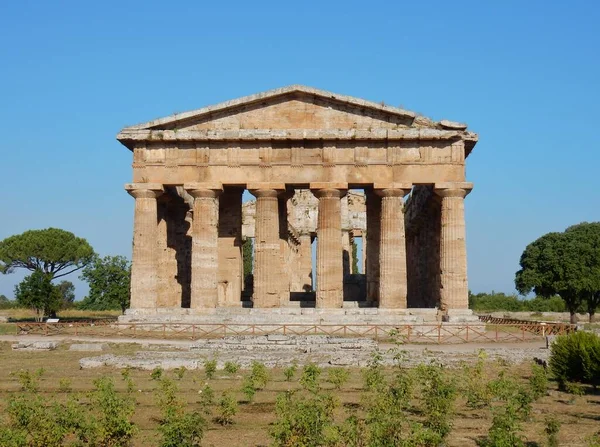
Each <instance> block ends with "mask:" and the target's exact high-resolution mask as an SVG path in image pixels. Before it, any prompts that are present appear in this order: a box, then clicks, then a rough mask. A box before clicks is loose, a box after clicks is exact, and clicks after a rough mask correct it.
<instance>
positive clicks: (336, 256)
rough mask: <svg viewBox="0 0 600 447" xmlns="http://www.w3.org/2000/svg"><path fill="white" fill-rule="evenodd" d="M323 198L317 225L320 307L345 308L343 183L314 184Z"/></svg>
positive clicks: (318, 300) (312, 188)
mask: <svg viewBox="0 0 600 447" xmlns="http://www.w3.org/2000/svg"><path fill="white" fill-rule="evenodd" d="M310 186H311V190H312V192H313V194H314V195H315V197H317V198H318V199H319V212H318V222H317V299H316V307H317V308H341V307H342V306H343V304H344V277H343V253H342V215H341V198H342V197H343V196H344V194H345V193H346V188H347V186H346V185H343V188H342V187H340V186H341V185H339V184H327V183H324V184H311V185H310Z"/></svg>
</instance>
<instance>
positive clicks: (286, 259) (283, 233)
mask: <svg viewBox="0 0 600 447" xmlns="http://www.w3.org/2000/svg"><path fill="white" fill-rule="evenodd" d="M293 195H294V193H293V191H292V192H291V194H290V193H289V192H287V191H286V192H282V193H280V194H278V195H277V213H278V217H279V254H280V257H281V263H280V265H281V275H280V276H279V280H280V284H279V305H280V306H286V305H287V304H288V303H289V302H290V286H291V279H290V278H291V276H292V274H291V271H290V270H291V263H292V257H293V255H292V250H291V247H290V241H289V231H290V229H289V224H288V211H287V202H288V199H289V198H290V197H291V196H293Z"/></svg>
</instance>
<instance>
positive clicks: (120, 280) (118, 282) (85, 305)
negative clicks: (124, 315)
mask: <svg viewBox="0 0 600 447" xmlns="http://www.w3.org/2000/svg"><path fill="white" fill-rule="evenodd" d="M80 278H81V279H83V280H85V281H87V282H88V284H89V285H90V293H89V295H88V296H87V297H85V299H84V300H83V302H82V303H81V305H80V307H81V308H82V309H93V310H107V309H121V311H123V312H125V309H127V308H128V307H129V298H130V294H129V284H130V281H131V264H130V263H129V261H128V260H127V259H126V258H125V257H123V256H105V257H104V258H100V257H98V256H96V257H94V259H93V260H92V262H91V263H90V264H88V265H86V266H85V268H84V269H83V272H82V274H81V276H80Z"/></svg>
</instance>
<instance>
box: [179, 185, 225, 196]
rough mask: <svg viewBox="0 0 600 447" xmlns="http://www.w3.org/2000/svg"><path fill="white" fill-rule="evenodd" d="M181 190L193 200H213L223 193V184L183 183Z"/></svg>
mask: <svg viewBox="0 0 600 447" xmlns="http://www.w3.org/2000/svg"><path fill="white" fill-rule="evenodd" d="M183 189H185V190H186V191H187V193H188V194H189V195H190V196H192V197H193V198H195V199H196V198H209V199H214V198H215V197H218V196H219V194H221V193H222V192H223V184H222V183H219V182H212V183H185V184H184V185H183Z"/></svg>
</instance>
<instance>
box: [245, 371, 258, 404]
mask: <svg viewBox="0 0 600 447" xmlns="http://www.w3.org/2000/svg"><path fill="white" fill-rule="evenodd" d="M242 393H244V396H246V399H248V402H252V400H253V399H254V395H255V394H256V388H255V386H254V382H253V381H252V377H250V376H246V377H244V381H243V382H242Z"/></svg>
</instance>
